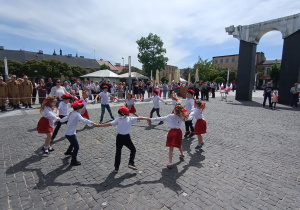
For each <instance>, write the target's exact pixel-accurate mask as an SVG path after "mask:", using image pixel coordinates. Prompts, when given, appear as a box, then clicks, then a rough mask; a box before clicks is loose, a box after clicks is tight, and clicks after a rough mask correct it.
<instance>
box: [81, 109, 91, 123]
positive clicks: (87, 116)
mask: <svg viewBox="0 0 300 210" xmlns="http://www.w3.org/2000/svg"><path fill="white" fill-rule="evenodd" d="M81 116H82V117H83V118H85V119H88V120H89V119H90V115H89V113H88V111H87V109H86V110H85V112H84V113H83V114H81Z"/></svg>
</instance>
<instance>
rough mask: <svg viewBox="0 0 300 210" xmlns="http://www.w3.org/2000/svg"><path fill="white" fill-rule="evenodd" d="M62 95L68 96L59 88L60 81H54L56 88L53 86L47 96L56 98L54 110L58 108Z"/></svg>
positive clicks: (62, 88)
mask: <svg viewBox="0 0 300 210" xmlns="http://www.w3.org/2000/svg"><path fill="white" fill-rule="evenodd" d="M64 94H68V91H67V90H66V89H65V88H64V87H63V86H61V83H60V79H58V80H56V86H53V87H52V88H51V92H50V93H49V96H56V97H57V102H56V108H57V107H58V105H59V103H60V102H61V101H62V99H61V96H62V95H64Z"/></svg>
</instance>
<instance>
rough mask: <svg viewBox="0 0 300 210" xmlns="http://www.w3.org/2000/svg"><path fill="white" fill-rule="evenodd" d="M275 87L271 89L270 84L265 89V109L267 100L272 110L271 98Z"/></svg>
mask: <svg viewBox="0 0 300 210" xmlns="http://www.w3.org/2000/svg"><path fill="white" fill-rule="evenodd" d="M273 91H274V87H271V82H268V86H267V87H265V88H264V102H263V107H265V105H266V100H267V98H268V100H269V108H270V109H272V103H271V96H272V94H273Z"/></svg>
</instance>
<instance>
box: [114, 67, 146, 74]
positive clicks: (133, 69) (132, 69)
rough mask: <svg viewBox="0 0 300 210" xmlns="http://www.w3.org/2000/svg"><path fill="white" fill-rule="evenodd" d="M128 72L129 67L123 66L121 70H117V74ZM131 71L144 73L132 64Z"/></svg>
mask: <svg viewBox="0 0 300 210" xmlns="http://www.w3.org/2000/svg"><path fill="white" fill-rule="evenodd" d="M128 72H129V69H128V68H125V69H123V70H122V71H121V72H119V73H118V74H125V73H128ZM131 72H138V73H140V74H142V75H145V72H144V71H142V70H141V69H139V68H137V67H134V66H131Z"/></svg>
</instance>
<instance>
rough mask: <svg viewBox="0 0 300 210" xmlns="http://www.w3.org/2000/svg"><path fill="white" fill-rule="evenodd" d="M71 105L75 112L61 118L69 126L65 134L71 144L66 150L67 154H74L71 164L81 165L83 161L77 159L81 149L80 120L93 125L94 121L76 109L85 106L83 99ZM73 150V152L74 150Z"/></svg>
mask: <svg viewBox="0 0 300 210" xmlns="http://www.w3.org/2000/svg"><path fill="white" fill-rule="evenodd" d="M71 107H72V108H73V109H74V112H72V113H71V114H70V115H69V116H66V117H64V118H63V119H61V120H60V122H62V123H63V122H67V121H68V123H67V127H66V131H65V136H66V138H67V139H68V140H69V142H70V146H69V148H68V149H67V151H66V152H65V155H72V160H71V163H70V165H72V166H78V165H81V163H80V162H79V161H78V160H77V154H78V150H79V144H78V140H77V137H76V129H77V126H78V122H79V121H81V122H83V123H85V124H89V125H91V124H92V123H93V122H92V121H90V120H87V119H84V118H83V117H82V116H81V114H80V113H79V112H78V111H76V110H80V109H82V108H83V107H84V104H83V102H82V101H81V100H78V101H75V102H74V103H73V104H72V105H71ZM72 151H73V152H72Z"/></svg>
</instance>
